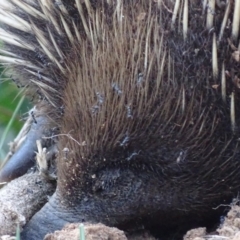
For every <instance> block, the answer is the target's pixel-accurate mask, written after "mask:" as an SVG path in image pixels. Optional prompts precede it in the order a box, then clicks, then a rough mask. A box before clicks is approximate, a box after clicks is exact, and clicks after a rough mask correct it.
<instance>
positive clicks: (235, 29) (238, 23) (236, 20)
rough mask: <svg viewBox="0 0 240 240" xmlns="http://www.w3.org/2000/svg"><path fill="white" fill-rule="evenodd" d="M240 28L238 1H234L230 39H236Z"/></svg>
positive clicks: (239, 6)
mask: <svg viewBox="0 0 240 240" xmlns="http://www.w3.org/2000/svg"><path fill="white" fill-rule="evenodd" d="M239 26H240V0H235V6H234V14H233V24H232V38H233V39H237V38H238V34H239Z"/></svg>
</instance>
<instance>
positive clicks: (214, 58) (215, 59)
mask: <svg viewBox="0 0 240 240" xmlns="http://www.w3.org/2000/svg"><path fill="white" fill-rule="evenodd" d="M212 71H213V77H214V78H215V79H216V78H217V77H218V56H217V40H216V34H215V33H214V34H213V43H212Z"/></svg>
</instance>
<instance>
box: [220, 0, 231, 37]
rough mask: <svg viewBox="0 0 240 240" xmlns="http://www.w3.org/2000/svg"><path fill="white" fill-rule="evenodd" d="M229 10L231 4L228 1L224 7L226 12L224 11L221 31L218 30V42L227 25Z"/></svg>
mask: <svg viewBox="0 0 240 240" xmlns="http://www.w3.org/2000/svg"><path fill="white" fill-rule="evenodd" d="M230 8H231V2H230V1H228V3H227V6H226V10H225V14H224V18H223V21H222V25H221V29H220V33H219V37H218V41H221V40H222V37H223V33H224V30H225V27H226V25H227V20H228V17H229V13H230Z"/></svg>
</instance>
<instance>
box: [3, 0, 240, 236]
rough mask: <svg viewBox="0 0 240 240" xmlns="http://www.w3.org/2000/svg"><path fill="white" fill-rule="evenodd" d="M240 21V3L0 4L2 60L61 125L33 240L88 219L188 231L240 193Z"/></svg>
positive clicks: (113, 0)
mask: <svg viewBox="0 0 240 240" xmlns="http://www.w3.org/2000/svg"><path fill="white" fill-rule="evenodd" d="M239 14H240V1H239V0H235V1H233V0H229V1H216V2H215V0H209V1H208V0H204V1H203V2H202V1H197V0H193V1H188V0H185V1H183V0H176V1H170V0H158V1H154V0H131V1H124V0H122V1H120V0H105V1H104V0H102V1H94V0H83V1H80V0H75V1H74V0H72V1H65V0H58V1H47V0H37V1H28V0H22V1H20V0H9V1H7V0H1V2H0V21H1V22H2V25H1V29H0V39H1V40H3V41H4V42H5V50H1V52H2V53H3V54H2V55H1V56H0V61H1V63H2V64H4V65H6V66H7V67H8V68H9V71H10V74H11V75H12V76H13V77H14V79H16V82H17V84H18V85H20V86H23V87H24V88H25V89H26V94H28V95H30V96H35V103H36V107H37V109H39V113H38V114H39V115H40V116H44V117H45V118H46V119H48V120H47V121H48V128H51V127H58V128H59V134H58V143H57V147H58V151H59V154H58V158H57V170H58V186H57V190H56V193H55V194H54V196H53V197H52V198H51V199H50V201H49V203H47V204H46V205H45V206H44V207H43V209H42V210H41V211H40V212H38V213H37V214H36V215H35V216H34V217H33V218H32V220H31V221H30V223H29V224H28V225H27V227H26V228H25V230H24V232H23V235H22V236H23V238H24V239H42V238H43V236H44V235H45V234H46V233H48V232H51V231H54V230H56V229H60V228H61V227H62V226H63V225H64V224H65V223H67V222H81V221H83V220H84V221H88V222H102V223H105V224H107V225H111V226H117V227H120V228H122V229H128V227H129V226H132V224H134V223H137V224H139V223H141V224H143V225H146V226H147V227H149V226H150V227H151V226H158V227H161V226H163V225H167V226H172V225H174V224H176V221H178V220H179V219H181V222H184V221H185V222H187V223H189V226H190V223H193V224H197V223H196V222H195V219H196V216H198V219H200V220H203V221H204V220H205V219H206V218H208V217H210V216H212V215H214V213H215V211H214V210H212V209H213V208H214V207H217V206H218V205H219V204H221V203H226V202H229V201H231V199H232V197H234V196H236V195H237V193H238V191H239V189H240V181H239V180H240V177H239V170H240V162H239V158H240V149H239V128H238V126H239V117H240V116H239V113H240V106H239V104H237V102H238V98H239V77H240V70H239V48H238V46H239V27H240V18H239ZM64 149H68V151H67V152H66V151H63V150H64ZM16 165H17V163H16ZM161 219H164V220H161ZM160 231H161V230H160Z"/></svg>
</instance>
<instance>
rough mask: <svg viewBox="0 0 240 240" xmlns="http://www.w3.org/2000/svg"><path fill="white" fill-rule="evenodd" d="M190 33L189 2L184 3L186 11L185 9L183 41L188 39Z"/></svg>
mask: <svg viewBox="0 0 240 240" xmlns="http://www.w3.org/2000/svg"><path fill="white" fill-rule="evenodd" d="M187 32H188V0H185V1H184V9H183V39H184V40H185V39H186V38H187Z"/></svg>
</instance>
